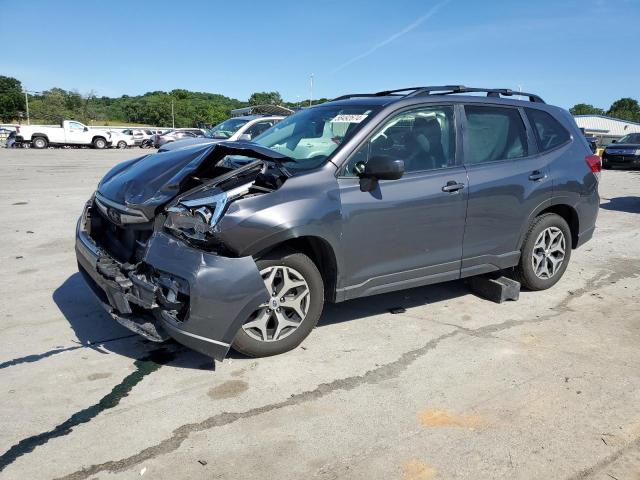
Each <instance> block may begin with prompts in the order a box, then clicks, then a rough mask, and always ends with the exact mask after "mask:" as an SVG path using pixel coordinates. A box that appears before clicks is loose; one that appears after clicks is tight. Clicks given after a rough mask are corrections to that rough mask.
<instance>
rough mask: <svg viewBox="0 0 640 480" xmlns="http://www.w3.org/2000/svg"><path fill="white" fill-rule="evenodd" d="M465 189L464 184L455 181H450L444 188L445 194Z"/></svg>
mask: <svg viewBox="0 0 640 480" xmlns="http://www.w3.org/2000/svg"><path fill="white" fill-rule="evenodd" d="M463 188H464V183H458V182H456V181H454V180H449V181H448V182H447V184H446V185H445V186H444V187H442V191H443V192H449V193H456V192H458V191H460V190H462V189H463Z"/></svg>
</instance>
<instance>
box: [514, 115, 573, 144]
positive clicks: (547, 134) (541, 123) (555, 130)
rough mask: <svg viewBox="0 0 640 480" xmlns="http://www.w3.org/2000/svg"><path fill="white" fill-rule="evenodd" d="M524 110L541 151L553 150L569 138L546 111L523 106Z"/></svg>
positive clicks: (567, 133)
mask: <svg viewBox="0 0 640 480" xmlns="http://www.w3.org/2000/svg"><path fill="white" fill-rule="evenodd" d="M525 112H526V113H527V117H528V118H529V123H530V124H531V126H532V127H533V133H534V135H535V137H536V141H537V142H538V148H539V149H540V151H541V152H546V151H548V150H553V149H554V148H556V147H559V146H560V145H563V144H565V143H567V142H568V141H569V140H570V138H571V136H570V135H569V132H568V131H567V130H566V129H565V128H564V127H563V126H562V125H560V122H558V121H557V120H556V119H555V118H553V117H552V116H551V115H549V114H548V113H547V112H543V111H542V110H536V109H534V108H525Z"/></svg>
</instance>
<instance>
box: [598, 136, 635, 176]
mask: <svg viewBox="0 0 640 480" xmlns="http://www.w3.org/2000/svg"><path fill="white" fill-rule="evenodd" d="M613 167H624V168H638V167H640V133H630V134H628V135H625V136H624V137H622V138H621V139H620V140H618V141H617V142H615V143H613V144H611V145H607V146H606V147H605V149H604V152H603V153H602V168H606V169H609V168H613Z"/></svg>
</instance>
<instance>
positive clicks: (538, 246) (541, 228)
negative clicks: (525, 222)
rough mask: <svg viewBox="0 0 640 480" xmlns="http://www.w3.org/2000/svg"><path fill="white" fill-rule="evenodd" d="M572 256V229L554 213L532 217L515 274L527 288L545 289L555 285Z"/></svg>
mask: <svg viewBox="0 0 640 480" xmlns="http://www.w3.org/2000/svg"><path fill="white" fill-rule="evenodd" d="M570 258H571V230H570V229H569V225H567V222H566V221H565V220H564V218H562V217H561V216H559V215H556V214H555V213H545V214H544V215H540V216H539V217H537V218H535V219H534V221H533V222H532V223H531V226H530V227H529V231H528V232H527V234H526V236H525V240H524V244H523V245H522V250H521V253H520V262H519V264H518V266H517V267H516V268H515V278H516V280H518V281H519V282H520V283H521V284H522V285H523V286H524V287H526V288H528V289H529V290H546V289H547V288H550V287H552V286H553V285H555V284H556V283H557V282H558V280H560V278H562V275H563V274H564V272H565V270H566V269H567V265H568V264H569V260H570Z"/></svg>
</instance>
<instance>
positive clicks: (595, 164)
mask: <svg viewBox="0 0 640 480" xmlns="http://www.w3.org/2000/svg"><path fill="white" fill-rule="evenodd" d="M584 161H585V162H587V165H589V168H590V169H591V171H592V172H593V174H594V175H595V176H596V177H597V178H598V179H599V178H600V172H602V159H601V158H600V157H599V156H598V155H588V156H586V157H584Z"/></svg>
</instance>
